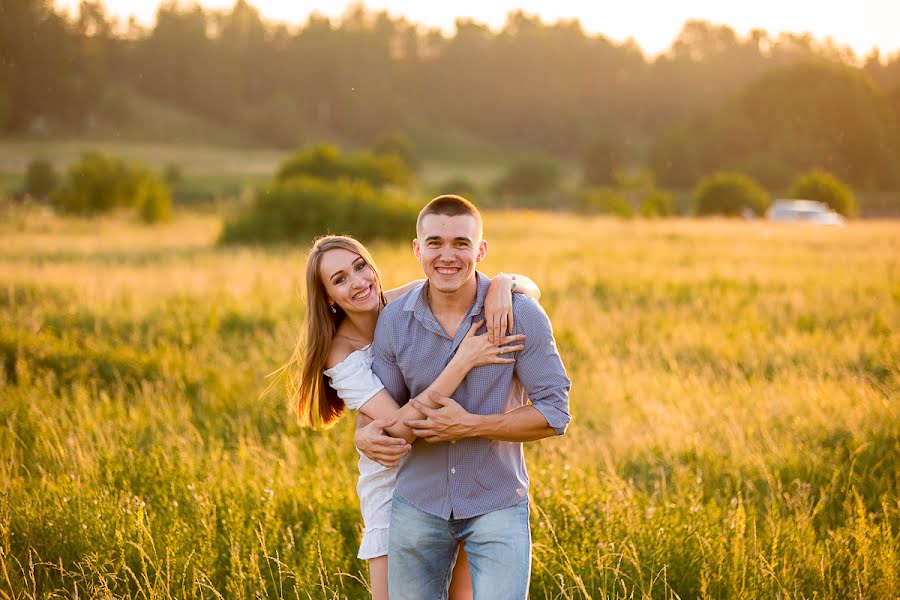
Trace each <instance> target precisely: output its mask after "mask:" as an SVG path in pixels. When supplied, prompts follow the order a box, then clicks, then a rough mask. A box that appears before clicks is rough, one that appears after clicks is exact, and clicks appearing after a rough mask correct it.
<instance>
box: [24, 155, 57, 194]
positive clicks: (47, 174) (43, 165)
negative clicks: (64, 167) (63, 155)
mask: <svg viewBox="0 0 900 600" xmlns="http://www.w3.org/2000/svg"><path fill="white" fill-rule="evenodd" d="M57 183H59V178H58V177H57V175H56V170H55V169H54V168H53V163H51V162H50V161H49V160H47V159H46V158H43V157H40V158H35V159H33V160H32V161H31V162H30V163H28V167H27V169H26V170H25V193H26V194H28V195H29V196H31V197H32V198H40V199H42V200H46V199H47V198H49V197H50V193H51V192H52V191H53V190H54V189H55V188H56V185H57Z"/></svg>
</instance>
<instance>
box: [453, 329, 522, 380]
mask: <svg viewBox="0 0 900 600" xmlns="http://www.w3.org/2000/svg"><path fill="white" fill-rule="evenodd" d="M482 325H484V321H476V322H475V323H472V326H471V327H469V331H468V333H466V337H464V338H463V341H462V342H460V344H459V348H457V350H456V355H455V356H454V357H453V359H454V360H459V361H463V364H464V365H467V366H468V367H469V368H470V369H474V368H475V367H480V366H483V365H503V364H509V363H514V362H516V359H515V358H512V357H505V356H503V355H504V354H508V353H510V352H518V351H519V350H524V349H525V344H521V343H520V344H514V342H521V341H522V340H524V339H525V334H524V333H520V334H518V335H512V336H508V337H507V336H501V337H500V344H499V345H498V344H493V343H492V342H491V341H490V340H489V339H488V335H487V334H485V335H475V332H476V331H477V330H478V328H479V327H481V326H482ZM503 344H513V345H508V346H504V345H503Z"/></svg>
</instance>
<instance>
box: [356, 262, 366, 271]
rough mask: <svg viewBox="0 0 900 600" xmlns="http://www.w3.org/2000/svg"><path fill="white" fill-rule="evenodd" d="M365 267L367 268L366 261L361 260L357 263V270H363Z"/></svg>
mask: <svg viewBox="0 0 900 600" xmlns="http://www.w3.org/2000/svg"><path fill="white" fill-rule="evenodd" d="M365 268H366V263H364V262H361V263H359V264H357V265H356V270H357V271H362V270H363V269H365Z"/></svg>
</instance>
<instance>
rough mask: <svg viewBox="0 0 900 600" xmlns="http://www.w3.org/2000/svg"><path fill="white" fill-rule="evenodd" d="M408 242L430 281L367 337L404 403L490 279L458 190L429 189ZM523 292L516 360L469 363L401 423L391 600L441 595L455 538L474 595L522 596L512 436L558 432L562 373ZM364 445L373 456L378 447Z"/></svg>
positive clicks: (527, 564) (519, 471) (446, 353)
mask: <svg viewBox="0 0 900 600" xmlns="http://www.w3.org/2000/svg"><path fill="white" fill-rule="evenodd" d="M413 249H414V251H415V255H416V258H417V259H418V260H419V262H421V264H422V268H423V270H424V271H425V275H426V276H427V278H428V280H427V282H425V283H424V284H422V285H421V286H418V287H417V288H415V289H413V290H411V291H410V292H408V293H407V294H405V295H404V296H401V297H400V298H399V299H397V300H395V301H394V302H392V303H391V304H390V305H388V306H387V307H386V308H385V309H384V310H383V311H382V313H381V315H380V316H379V319H378V327H377V328H376V330H375V339H374V342H373V353H374V362H373V365H372V368H373V370H374V371H375V374H376V375H378V377H379V378H380V379H381V381H382V383H384V385H385V387H386V388H387V390H388V391H389V392H390V393H391V396H393V398H394V399H395V400H396V401H397V403H398V404H401V405H402V404H404V403H406V402H408V401H409V399H410V398H411V397H414V396H416V395H417V394H419V393H421V392H422V391H423V390H425V389H426V388H427V387H428V386H429V385H430V384H431V382H433V381H434V380H435V378H436V377H437V375H438V374H439V373H440V372H441V370H442V369H443V368H444V366H445V365H446V364H447V362H448V361H449V360H450V358H451V356H452V354H453V352H455V350H456V348H457V347H458V346H459V344H460V342H461V341H462V339H463V337H464V336H465V334H466V332H467V331H468V329H469V327H470V326H471V323H472V322H473V320H478V319H482V318H483V314H484V307H483V304H484V297H485V294H486V292H487V289H488V286H489V284H490V281H489V280H488V279H487V278H486V277H485V276H484V275H481V274H480V273H478V272H476V270H475V265H476V264H477V263H478V262H480V261H481V260H482V259H483V258H484V256H485V254H486V252H487V242H486V241H484V239H483V238H482V221H481V215H480V213H479V212H478V209H476V208H475V206H473V205H472V204H471V203H470V202H469V201H467V200H465V199H463V198H461V197H459V196H438V197H437V198H435V199H433V200H432V201H431V202H430V203H429V204H428V205H427V206H426V207H425V208H423V209H422V211H421V213H420V214H419V218H418V221H417V223H416V239H415V240H414V242H413ZM521 296H522V295H521V294H515V295H514V298H513V311H514V313H513V314H514V329H515V333H525V334H526V336H527V338H526V340H525V350H523V351H521V352H519V354H518V356H517V357H516V362H515V363H514V364H498V365H488V366H484V367H479V368H477V369H473V370H472V371H471V372H470V373H469V374H468V376H467V377H466V378H465V380H464V381H463V383H462V384H461V385H460V386H459V388H457V390H456V392H455V393H454V399H455V401H454V400H452V399H450V398H442V397H438V396H436V395H435V396H432V400H433V401H434V402H435V403H436V405H437V406H438V408H430V407H427V406H424V405H422V404H420V403H417V404H416V406H417V408H418V409H419V410H420V411H421V412H422V413H424V415H425V416H426V418H424V419H420V420H413V421H408V422H407V424H408V425H409V426H410V427H411V428H412V429H413V432H414V433H415V434H416V435H417V436H418V437H419V438H421V439H420V440H418V441H417V442H416V443H415V444H413V446H412V449H411V450H410V451H409V455H408V456H407V457H406V460H405V461H404V462H403V464H402V465H401V467H400V471H399V473H398V476H397V488H396V491H395V494H394V498H393V505H392V518H391V529H390V543H389V550H388V556H389V561H388V580H389V589H390V596H391V599H392V600H404V599H410V600H420V599H423V598H428V599H430V598H446V594H447V586H448V583H449V580H450V573H451V571H452V568H453V563H454V561H455V558H456V549H457V546H458V543H459V542H465V547H466V552H467V554H468V559H469V567H470V571H471V575H472V587H473V592H474V595H475V597H476V598H510V599H518V598H525V597H527V595H528V583H529V579H530V570H531V532H530V529H529V525H528V475H527V473H526V470H525V461H524V455H523V451H522V444H521V442H526V441H531V440H538V439H541V438H545V437H549V436H552V435H562V434H563V433H564V432H565V430H566V427H567V426H568V423H569V420H570V417H569V401H568V392H569V386H570V382H569V379H568V378H567V376H566V372H565V368H564V367H563V364H562V361H561V360H560V357H559V353H558V352H557V349H556V344H555V342H554V340H553V333H552V329H551V326H550V321H549V319H548V318H547V315H546V313H544V311H543V309H542V308H541V307H540V305H539V304H537V302H535V301H534V300H532V299H531V298H526V297H521ZM498 351H499V350H498ZM529 400H530V401H531V403H530V404H529V403H528V401H529ZM413 402H416V401H413ZM378 425H383V424H379V423H373V426H374V427H376V428H377V427H378ZM371 439H374V438H370V441H371ZM357 440H358V441H359V440H360V436H357ZM362 449H363V451H364V452H366V453H367V454H369V453H370V452H371V453H372V454H371V457H372V458H373V459H376V460H377V459H378V458H377V457H378V454H379V452H378V451H377V450H373V449H372V448H371V447H370V448H366V447H362ZM382 450H383V449H382ZM382 456H383V455H382Z"/></svg>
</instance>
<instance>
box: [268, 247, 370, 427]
mask: <svg viewBox="0 0 900 600" xmlns="http://www.w3.org/2000/svg"><path fill="white" fill-rule="evenodd" d="M336 248H341V249H343V250H348V251H349V252H352V253H354V254H356V255H358V256H361V257H362V259H363V260H365V261H366V263H368V265H369V266H370V267H372V270H373V271H375V280H376V281H377V282H378V291H379V295H380V296H381V303H382V305H384V294H383V291H382V289H381V274H380V273H379V271H378V267H377V266H376V265H375V261H374V260H372V256H371V255H370V254H369V251H368V250H366V247H365V246H363V245H362V244H361V243H359V242H358V241H357V240H355V239H353V238H352V237H349V236H343V235H328V236H324V237H320V238H318V239H317V240H316V241H315V242H314V243H313V245H312V248H311V249H310V251H309V255H308V256H307V258H306V289H305V296H306V314H305V316H304V318H303V326H302V328H301V330H300V335H299V336H298V340H297V345H296V346H295V347H294V352H293V354H292V355H291V359H290V360H289V361H288V363H287V364H286V365H285V366H284V367H282V369H281V370H282V371H285V372H286V375H287V378H288V386H289V396H288V398H289V403H290V407H291V411H292V412H293V413H294V414H295V415H296V417H297V420H298V421H299V422H300V424H301V425H303V426H306V427H324V428H327V427H330V426H331V425H333V424H334V423H335V421H337V420H338V419H339V418H340V416H341V414H342V413H343V412H344V401H343V400H341V399H340V398H339V397H338V395H337V393H336V392H335V391H334V389H332V387H331V385H329V383H328V381H327V379H326V377H325V375H324V373H323V371H324V370H325V364H326V361H327V360H328V352H329V351H330V350H331V341H332V340H333V339H334V335H335V333H336V332H337V328H338V326H339V325H340V324H341V321H343V320H344V317H345V316H346V315H345V313H344V311H343V310H341V307H340V306H338V305H336V304H335V305H334V311H332V307H331V305H330V304H329V303H328V294H327V292H326V291H325V285H324V284H323V283H322V276H321V275H320V273H319V265H320V263H321V261H322V256H323V255H324V254H325V253H326V252H328V251H329V250H334V249H336ZM298 370H299V373H298Z"/></svg>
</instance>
